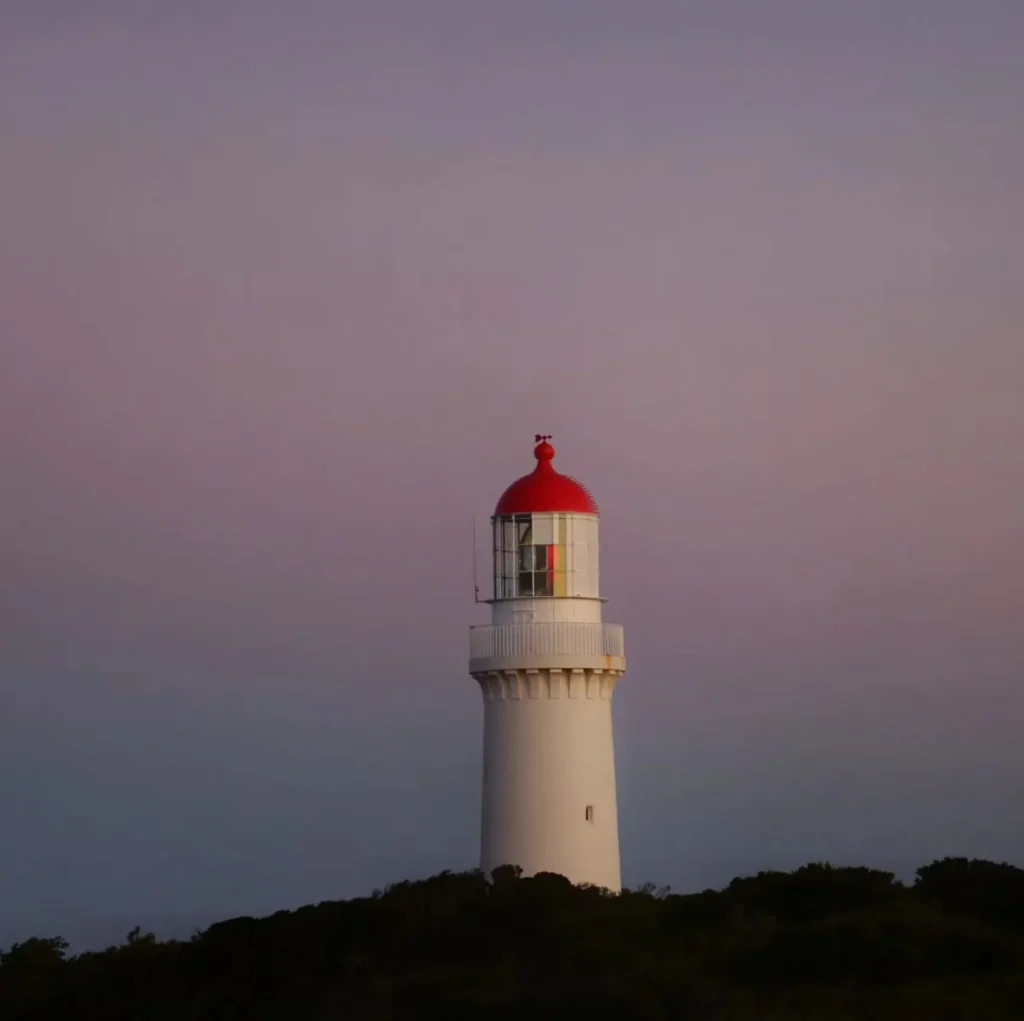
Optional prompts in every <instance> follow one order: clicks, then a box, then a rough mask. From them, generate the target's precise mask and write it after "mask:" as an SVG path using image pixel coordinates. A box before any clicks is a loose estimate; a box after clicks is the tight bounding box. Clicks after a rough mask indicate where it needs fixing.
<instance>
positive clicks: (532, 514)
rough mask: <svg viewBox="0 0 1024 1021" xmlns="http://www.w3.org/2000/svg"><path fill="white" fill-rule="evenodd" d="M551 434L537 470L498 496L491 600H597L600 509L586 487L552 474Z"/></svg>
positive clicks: (540, 442) (539, 452)
mask: <svg viewBox="0 0 1024 1021" xmlns="http://www.w3.org/2000/svg"><path fill="white" fill-rule="evenodd" d="M550 438H551V437H550V436H537V437H536V443H537V446H536V447H535V449H534V457H536V459H537V467H536V468H535V469H534V470H533V472H531V473H530V474H529V475H524V476H523V477H522V478H521V479H518V480H516V481H515V482H513V483H512V485H511V486H509V487H508V489H506V490H505V492H504V493H503V494H502V497H501V499H500V500H499V501H498V505H497V507H496V508H495V511H494V516H493V518H492V519H491V521H492V524H493V528H494V599H495V600H506V599H538V598H577V599H579V598H582V599H597V598H599V590H598V548H599V547H598V510H597V504H596V503H595V502H594V498H593V497H592V496H591V495H590V493H589V492H588V491H587V489H586V487H585V486H583V485H582V484H581V483H579V482H577V481H576V480H575V479H573V478H570V477H569V476H568V475H562V474H561V473H560V472H558V471H556V470H555V467H554V465H553V464H552V462H553V461H554V458H555V448H554V447H552V446H551V444H550V443H549V442H548V440H549V439H550Z"/></svg>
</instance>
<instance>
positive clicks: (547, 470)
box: [494, 436, 598, 515]
mask: <svg viewBox="0 0 1024 1021" xmlns="http://www.w3.org/2000/svg"><path fill="white" fill-rule="evenodd" d="M549 439H551V437H550V436H538V437H537V441H538V442H537V446H536V447H535V448H534V451H533V456H534V457H535V458H537V467H536V468H534V470H533V471H532V472H530V474H529V475H524V476H523V477H522V478H521V479H516V481H515V482H513V483H512V485H511V486H509V487H508V489H506V490H505V492H504V493H502V494H501V499H500V500H499V501H498V506H497V507H495V509H494V513H495V514H496V515H502V514H532V513H538V514H597V513H598V510H597V504H596V503H595V502H594V498H593V497H592V496H591V495H590V493H589V492H588V491H587V488H586V486H584V485H582V484H581V483H579V482H577V481H576V480H575V479H573V478H570V477H569V476H568V475H562V474H561V473H560V472H557V471H555V467H554V465H553V464H552V463H551V462H552V461H553V460H554V459H555V448H554V447H553V446H551V444H550V443H548V440H549Z"/></svg>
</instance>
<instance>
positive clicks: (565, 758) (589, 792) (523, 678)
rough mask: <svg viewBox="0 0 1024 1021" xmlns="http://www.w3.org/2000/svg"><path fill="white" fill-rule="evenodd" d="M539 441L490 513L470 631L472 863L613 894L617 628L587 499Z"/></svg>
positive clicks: (620, 659)
mask: <svg viewBox="0 0 1024 1021" xmlns="http://www.w3.org/2000/svg"><path fill="white" fill-rule="evenodd" d="M550 439H551V437H550V436H537V437H536V446H535V448H534V451H533V454H534V457H535V458H536V460H537V465H536V467H535V468H534V470H533V471H532V472H531V473H530V474H528V475H524V476H523V477H522V478H520V479H518V480H516V481H515V482H513V483H512V485H510V486H509V487H508V489H506V490H505V492H504V493H503V494H502V496H501V498H500V499H499V500H498V503H497V506H496V507H495V510H494V515H493V517H492V518H491V523H492V533H491V534H492V549H493V572H494V587H493V593H492V596H491V598H490V599H486V600H484V601H485V602H487V603H489V604H490V607H491V623H490V624H488V625H485V626H480V627H473V628H471V629H470V638H469V646H470V652H469V672H470V674H471V675H472V676H473V678H474V679H475V680H476V681H477V682H478V683H479V685H480V689H481V691H482V692H483V704H484V763H483V767H484V768H483V814H482V824H481V841H480V844H481V846H480V867H481V869H482V870H483V871H484V873H485V874H490V873H491V871H492V870H493V869H495V868H497V867H498V866H499V865H518V866H520V867H521V868H522V870H523V874H524V875H534V874H536V873H538V872H556V873H560V874H561V875H564V876H566V877H567V878H568V879H570V880H571V881H572V882H573V883H592V884H594V885H596V886H602V887H606V888H607V889H609V890H612V891H618V890H619V889H621V876H620V869H619V823H618V810H617V807H616V799H615V750H614V742H613V739H612V695H613V694H614V692H615V686H616V685H617V684H618V682H619V678H621V677H622V675H623V673H624V672H625V669H626V659H625V650H624V643H623V631H622V627H621V626H620V625H618V624H606V623H605V622H604V621H603V619H602V606H603V603H604V600H602V598H601V593H600V585H599V567H598V551H599V516H598V509H597V504H596V503H595V502H594V498H593V497H592V496H591V495H590V493H589V492H588V491H587V489H586V488H585V487H584V486H583V485H582V484H581V483H579V482H577V481H576V480H575V479H573V478H570V477H569V476H568V475H563V474H561V473H560V472H558V471H557V470H556V469H555V466H554V463H553V462H554V459H555V449H554V447H552V446H551V444H550V443H549V442H548V440H550Z"/></svg>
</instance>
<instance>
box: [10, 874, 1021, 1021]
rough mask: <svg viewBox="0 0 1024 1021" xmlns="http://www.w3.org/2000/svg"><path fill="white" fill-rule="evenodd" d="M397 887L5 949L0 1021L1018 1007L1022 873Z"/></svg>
mask: <svg viewBox="0 0 1024 1021" xmlns="http://www.w3.org/2000/svg"><path fill="white" fill-rule="evenodd" d="M492 880H493V881H491V882H488V881H487V879H485V877H484V876H483V875H482V874H481V873H479V872H465V873H458V874H455V873H450V872H443V873H441V874H440V875H437V876H434V877H432V878H430V879H425V880H422V881H419V882H404V883H397V884H395V885H394V886H390V887H388V888H387V889H386V890H383V891H377V892H375V893H374V894H373V895H372V896H370V897H362V898H357V899H355V900H348V901H325V902H323V903H321V904H317V905H309V906H307V907H303V908H300V909H298V910H297V911H280V912H278V913H277V914H274V915H271V916H270V917H268V918H258V919H257V918H248V917H247V918H233V919H230V920H228V921H224V922H219V923H217V924H215V925H211V926H210V927H209V928H208V929H206V930H205V931H203V932H197V933H196V934H195V935H194V936H193V937H192V939H190V940H187V941H175V940H171V941H167V942H159V941H157V940H156V938H155V937H154V936H152V935H151V934H146V933H142V932H140V931H139V930H138V929H136V930H134V931H132V932H131V933H129V934H128V937H127V939H126V941H125V942H124V943H123V944H121V945H120V946H115V947H110V948H108V949H107V950H105V951H102V952H99V953H86V954H80V955H78V956H76V957H70V958H68V957H66V953H65V952H66V949H67V944H66V943H65V942H64V941H63V940H62V939H60V938H59V937H53V938H40V937H36V938H33V939H27V940H25V941H24V942H21V943H17V944H15V945H14V946H12V947H11V948H9V949H8V950H6V951H4V952H3V953H2V955H0V1018H2V1019H3V1021H35V1019H47V1021H49V1019H54V1021H57V1019H59V1021H75V1019H81V1018H88V1019H92V1018H96V1019H103V1021H119V1019H124V1021H235V1019H237V1021H305V1019H309V1021H314V1019H316V1021H320V1019H324V1021H326V1019H332V1021H336V1019H352V1021H392V1019H395V1021H426V1019H437V1021H481V1019H486V1021H520V1019H523V1021H525V1019H531V1021H536V1019H548V1018H551V1019H556V1018H557V1019H559V1021H564V1019H566V1018H577V1017H579V1018H587V1019H588V1021H601V1019H610V1018H615V1019H620V1018H621V1019H623V1021H626V1019H628V1021H655V1019H658V1021H661V1019H665V1021H670V1019H671V1021H685V1019H695V1021H703V1019H708V1021H717V1019H721V1021H733V1019H735V1021H740V1019H743V1021H797V1019H807V1021H844V1019H851V1018H858V1019H860V1018H863V1019H870V1021H886V1019H890V1018H891V1019H894V1021H896V1019H898V1021H917V1019H927V1021H1001V1019H1004V1018H1005V1019H1008V1021H1009V1019H1012V1021H1022V1019H1024V870H1022V869H1018V868H1016V867H1014V866H1012V865H1007V864H996V863H993V862H988V861H978V860H970V861H969V860H967V859H966V858H946V859H944V860H942V861H936V862H933V863H932V864H931V865H927V866H925V867H923V868H921V869H919V870H918V871H917V873H916V879H915V881H914V882H913V883H911V884H903V883H900V882H898V881H897V880H896V879H895V877H894V876H893V875H892V874H891V873H889V872H881V871H877V870H874V869H869V868H839V867H834V866H830V865H822V864H813V865H807V866H805V867H803V868H800V869H797V870H796V871H795V872H762V873H760V874H758V875H757V876H753V877H749V878H743V879H734V880H733V881H732V882H731V883H730V884H729V885H728V886H727V887H726V888H725V889H724V890H717V891H716V890H706V891H704V892H703V893H697V894H688V895H685V896H681V895H677V894H673V893H671V892H670V891H669V890H667V889H656V888H654V887H652V886H646V887H643V888H641V889H639V890H629V891H625V892H623V893H622V894H618V895H612V894H609V893H607V892H606V891H603V890H599V889H596V888H593V887H576V886H573V885H572V884H571V883H569V881H568V880H566V879H564V878H563V877H562V876H556V875H552V874H549V873H545V874H541V875H538V876H535V877H533V878H530V879H524V878H522V877H521V875H520V873H519V870H518V869H515V868H513V867H511V866H504V867H503V868H501V869H497V870H496V871H495V872H494V874H493V877H492Z"/></svg>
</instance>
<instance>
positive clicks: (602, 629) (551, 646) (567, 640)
mask: <svg viewBox="0 0 1024 1021" xmlns="http://www.w3.org/2000/svg"><path fill="white" fill-rule="evenodd" d="M506 656H625V640H624V637H623V632H622V625H621V624H594V623H583V622H580V621H555V622H544V623H541V622H537V623H532V624H497V625H486V626H481V627H471V628H470V629H469V658H470V659H497V658H503V657H506Z"/></svg>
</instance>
